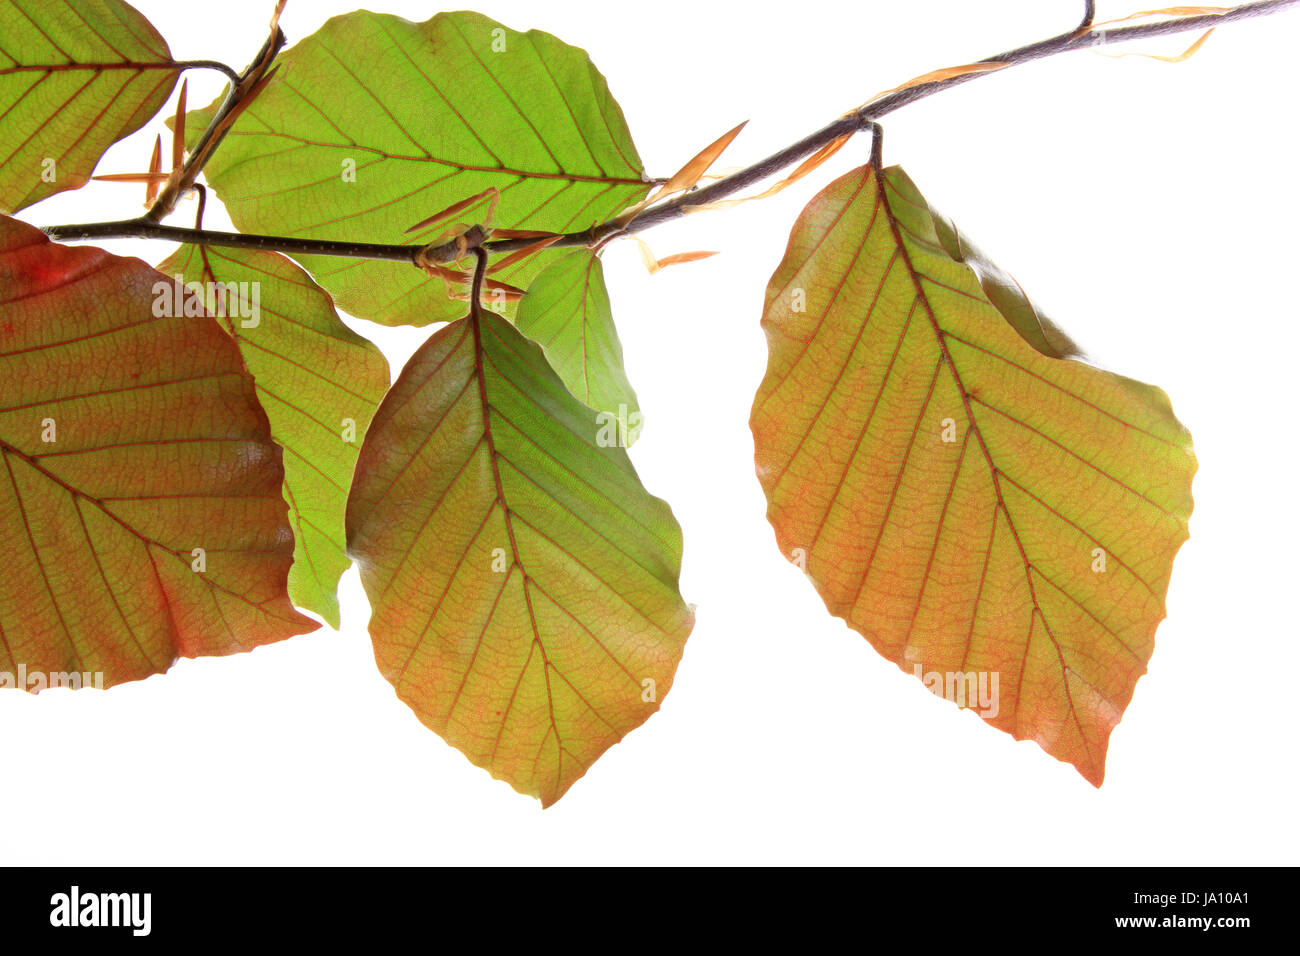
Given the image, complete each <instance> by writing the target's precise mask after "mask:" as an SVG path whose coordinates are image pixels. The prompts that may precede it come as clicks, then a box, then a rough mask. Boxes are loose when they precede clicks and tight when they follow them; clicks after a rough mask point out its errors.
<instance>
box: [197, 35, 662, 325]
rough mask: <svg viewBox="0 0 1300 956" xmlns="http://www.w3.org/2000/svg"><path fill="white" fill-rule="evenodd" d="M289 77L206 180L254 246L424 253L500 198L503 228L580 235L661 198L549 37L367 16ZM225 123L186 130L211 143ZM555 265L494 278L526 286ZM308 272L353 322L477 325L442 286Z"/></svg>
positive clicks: (585, 77) (317, 266) (310, 261)
mask: <svg viewBox="0 0 1300 956" xmlns="http://www.w3.org/2000/svg"><path fill="white" fill-rule="evenodd" d="M277 62H278V63H279V64H280V71H279V72H278V73H277V74H276V76H275V77H274V78H273V79H272V80H271V82H270V83H269V84H268V85H267V87H266V89H265V91H264V92H263V93H262V94H261V95H260V96H259V97H258V98H257V99H256V101H254V102H253V104H252V105H251V106H250V107H249V108H248V110H247V111H246V112H245V113H244V114H243V115H241V117H240V118H239V120H238V122H237V123H236V124H235V125H234V126H233V127H232V130H231V133H230V135H229V136H228V137H227V139H226V141H225V143H223V145H222V148H221V150H220V151H218V152H217V154H216V155H215V157H214V158H213V160H212V162H211V163H210V164H209V165H208V167H207V169H206V171H205V175H206V177H207V179H208V182H209V183H210V184H211V185H212V186H213V188H215V189H216V191H217V194H218V195H219V196H220V197H221V200H222V202H223V203H224V204H225V206H226V208H227V209H228V210H229V212H230V216H231V218H232V219H233V220H234V222H235V225H236V226H237V227H238V228H239V229H241V230H242V231H245V232H274V233H276V234H278V235H292V236H303V237H312V238H321V239H349V240H359V241H368V242H389V243H401V242H411V243H416V244H423V243H428V242H431V241H433V240H434V239H437V238H438V234H439V228H440V227H429V228H428V229H425V230H423V231H422V232H419V233H414V234H412V235H407V234H406V232H405V230H406V229H407V228H408V227H410V226H412V225H414V224H416V223H418V222H420V221H422V220H424V219H425V218H427V217H428V216H430V215H431V214H433V213H435V212H437V211H439V210H442V209H446V208H448V207H450V206H452V205H453V204H455V203H456V202H458V201H460V200H463V199H465V198H467V197H470V196H474V195H476V194H478V193H479V192H481V191H483V190H485V189H488V188H490V187H495V188H497V189H499V190H500V199H499V202H498V205H497V208H496V214H495V217H494V218H493V221H492V225H494V226H497V227H500V228H512V229H530V230H552V231H563V232H570V231H577V230H581V229H585V228H587V227H589V226H591V225H594V224H595V223H598V222H601V221H603V220H605V219H608V218H609V217H611V216H612V215H613V214H615V213H617V212H618V211H620V210H621V209H623V208H625V207H626V206H628V205H630V204H631V203H633V202H635V201H637V200H638V199H640V198H641V197H642V196H643V195H645V192H646V191H647V189H648V185H647V183H646V182H645V181H644V176H643V171H642V167H641V160H640V158H639V157H638V156H637V152H636V147H635V146H634V145H633V143H632V138H631V136H630V134H629V133H628V130H627V124H626V122H625V120H624V119H623V114H622V111H621V110H620V109H619V107H618V105H617V104H616V103H615V102H614V100H613V99H612V98H611V96H610V93H609V89H608V87H607V86H606V84H605V80H604V77H602V76H601V75H600V73H598V72H597V71H596V69H595V67H594V66H592V64H591V61H590V59H588V57H587V54H586V53H584V52H583V51H582V50H579V49H576V48H575V47H571V46H568V45H566V44H564V43H561V42H560V41H559V40H557V39H556V38H555V37H553V36H550V35H549V34H546V33H541V32H538V31H535V30H534V31H530V32H528V33H517V32H515V31H513V30H509V29H506V28H505V27H502V26H501V25H500V24H498V23H496V22H495V21H493V20H489V19H488V18H486V17H483V16H480V15H479V14H476V13H464V12H462V13H440V14H438V15H436V16H435V17H433V18H432V19H430V20H428V21H426V22H424V23H411V22H410V21H408V20H403V19H401V18H400V17H394V16H389V15H385V14H376V13H370V12H367V11H359V12H356V13H351V14H347V15H344V16H340V17H335V18H333V19H332V20H329V21H328V22H326V23H325V25H324V26H323V27H321V29H320V30H319V31H317V32H316V33H315V34H313V35H312V36H310V37H307V38H306V39H304V40H303V41H302V42H301V43H298V44H297V45H296V46H294V47H293V48H291V49H289V50H287V51H285V52H284V53H283V54H281V56H280V57H279V59H278V61H277ZM380 64H382V69H377V68H376V67H377V65H380ZM210 115H211V108H209V109H208V110H205V111H200V112H199V113H198V114H197V115H194V116H191V117H190V120H189V122H188V124H187V128H189V129H191V130H201V129H202V128H203V125H204V120H205V119H206V117H208V116H210ZM352 169H354V170H355V176H353V177H352V178H351V179H349V175H350V172H351V170H352ZM556 255H558V253H555V252H541V253H539V254H538V255H536V256H533V257H531V258H530V259H528V260H525V261H524V262H523V263H520V264H517V265H515V266H512V267H510V268H507V269H505V270H502V271H501V272H500V273H499V274H497V275H495V276H494V278H496V279H499V280H501V281H504V282H507V283H510V284H512V285H515V286H517V287H520V288H526V287H527V286H528V284H529V282H530V281H531V279H532V278H533V277H534V276H535V275H536V274H537V272H538V271H540V270H541V269H542V268H544V266H545V265H546V264H547V263H548V262H550V261H553V259H554V258H555V256H556ZM298 258H299V259H300V261H301V262H302V263H303V264H304V265H305V266H306V267H307V268H308V269H310V270H311V272H312V274H313V276H315V278H316V280H317V281H318V282H320V284H321V285H322V286H324V287H325V288H326V289H327V290H328V291H329V292H330V293H331V294H332V295H334V297H335V298H336V299H337V300H338V303H339V305H340V306H341V307H342V308H343V309H344V310H345V311H347V312H349V313H350V314H352V315H356V316H359V317H361V318H365V319H371V320H374V321H377V322H382V323H385V324H389V325H396V324H411V325H427V324H429V323H431V322H440V321H450V320H454V319H456V318H459V317H460V316H461V315H463V314H464V304H463V303H458V302H455V301H453V300H451V299H449V298H448V296H447V292H446V290H445V288H444V287H443V285H442V283H441V282H439V281H437V280H429V279H428V278H427V277H425V276H424V275H423V274H422V273H420V272H419V271H418V270H415V269H412V268H411V267H410V266H409V265H403V264H400V263H385V262H363V261H347V260H342V259H328V258H323V257H319V256H317V257H312V256H303V257H298Z"/></svg>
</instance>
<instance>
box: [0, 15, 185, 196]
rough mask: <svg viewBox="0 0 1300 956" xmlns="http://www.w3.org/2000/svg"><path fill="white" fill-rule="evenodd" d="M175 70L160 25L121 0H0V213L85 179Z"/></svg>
mask: <svg viewBox="0 0 1300 956" xmlns="http://www.w3.org/2000/svg"><path fill="white" fill-rule="evenodd" d="M179 74H180V67H179V65H177V64H176V63H175V62H174V61H173V60H172V57H171V53H170V52H169V51H168V49H167V44H166V42H165V41H164V40H163V38H162V37H161V36H159V35H158V31H157V30H155V29H154V28H153V26H152V25H151V24H150V23H149V21H148V20H146V19H145V18H144V17H143V16H141V15H140V14H139V13H138V12H137V11H136V10H135V9H134V8H133V7H131V6H130V5H129V4H126V3H123V2H121V0H43V2H40V3H35V4H32V3H24V4H20V3H18V2H16V0H0V212H14V211H16V210H18V209H22V208H23V207H24V206H30V205H31V204H32V203H34V202H36V201H38V200H40V199H44V198H45V197H46V196H50V195H53V194H54V193H56V192H59V191H60V190H63V189H76V188H78V187H80V186H83V185H85V183H86V181H87V180H88V179H89V178H90V174H91V172H92V171H93V170H94V168H95V164H96V163H98V162H99V158H100V156H102V155H103V154H104V151H105V150H107V149H108V147H110V146H112V145H113V144H114V143H115V142H117V141H118V140H119V139H122V138H123V137H124V136H126V135H128V134H129V133H133V132H135V131H136V130H137V129H139V128H140V127H141V126H143V125H144V124H145V123H147V122H148V121H149V120H150V118H152V117H153V115H154V114H155V113H157V112H158V110H159V109H161V108H162V105H163V103H165V102H166V101H167V97H168V96H170V95H171V91H172V87H173V86H175V84H176V77H177V76H178V75H179Z"/></svg>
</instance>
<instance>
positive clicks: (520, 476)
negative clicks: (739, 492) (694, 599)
mask: <svg viewBox="0 0 1300 956" xmlns="http://www.w3.org/2000/svg"><path fill="white" fill-rule="evenodd" d="M606 437H607V433H606V432H603V431H602V430H601V429H600V428H599V427H598V426H597V425H596V422H595V414H594V413H593V412H592V410H591V409H589V408H587V407H586V406H584V405H582V404H581V403H580V402H578V401H577V400H576V399H575V398H574V397H573V396H572V395H571V394H570V393H569V392H568V390H567V389H565V387H564V385H563V383H562V382H561V381H560V380H559V378H557V377H556V375H555V373H554V372H552V371H551V369H550V367H549V366H548V365H547V364H546V360H545V358H544V357H543V355H542V352H541V349H539V348H538V347H537V346H536V345H535V344H533V343H532V342H529V341H528V340H527V339H525V338H524V337H523V336H522V335H521V334H520V333H519V332H518V331H517V330H516V329H515V328H514V327H512V326H511V325H510V324H509V323H507V322H506V321H504V320H503V319H501V318H499V317H497V316H495V315H492V314H491V313H486V314H484V315H483V316H482V317H481V318H475V317H470V318H467V319H462V320H460V321H457V322H455V323H453V324H451V325H448V326H447V327H445V328H443V329H440V330H439V331H438V332H437V333H436V334H435V335H433V336H432V337H431V338H430V339H429V341H428V342H426V343H425V344H424V345H423V346H422V347H421V348H420V350H419V351H418V352H417V353H416V354H415V356H414V357H413V358H412V359H411V362H410V364H408V365H407V367H406V368H405V369H404V370H403V371H402V374H401V376H400V377H399V378H398V380H397V383H396V384H395V385H394V386H393V390H392V391H391V392H390V393H389V395H388V397H387V398H386V399H385V400H384V403H383V405H382V406H380V409H379V412H378V414H377V415H376V416H375V420H374V423H373V425H372V426H371V429H370V432H369V434H368V435H367V436H366V441H365V444H364V445H363V447H362V449H361V458H360V461H359V462H358V464H357V474H356V481H355V483H354V485H353V489H352V497H351V499H350V500H349V502H348V550H349V553H350V554H351V555H352V557H353V559H354V560H355V561H356V562H357V564H358V566H359V567H360V569H361V580H362V582H363V584H364V585H365V588H366V593H367V594H368V595H369V597H370V603H371V606H372V608H373V609H374V611H373V614H374V616H373V618H372V620H371V624H370V633H371V636H372V638H373V640H374V645H375V658H376V660H377V661H378V663H379V668H380V670H381V671H382V672H383V674H384V676H385V677H386V678H387V679H388V680H389V681H391V682H392V683H393V685H394V687H395V688H396V689H397V694H398V696H399V697H400V698H401V699H402V700H403V701H405V702H406V703H407V704H408V705H409V706H410V707H411V708H412V709H413V710H414V711H415V713H416V715H417V716H418V717H419V718H420V720H422V721H423V722H424V723H425V724H427V725H428V726H430V727H432V728H433V729H434V730H435V731H437V732H438V733H439V734H441V735H442V736H443V737H444V738H445V739H446V740H447V741H448V742H450V743H451V744H453V745H454V746H456V747H458V748H459V749H460V750H462V751H463V752H464V753H465V754H466V756H468V757H469V759H470V760H472V761H473V762H474V763H475V764H477V765H478V766H480V767H484V768H486V769H487V770H489V771H490V772H491V773H492V774H493V776H496V777H498V778H500V779H503V780H506V781H508V782H509V783H510V784H511V785H512V786H513V787H515V789H517V790H519V791H520V792H521V793H525V794H530V795H532V796H535V797H538V798H539V799H541V801H542V802H543V804H545V805H550V804H551V803H554V802H555V801H556V800H558V799H559V798H560V796H561V795H563V793H564V792H565V791H566V790H567V789H568V788H569V786H570V785H572V783H573V782H574V781H575V780H577V779H578V778H579V777H581V776H582V774H583V773H584V772H585V771H586V770H587V768H588V767H589V766H590V765H591V764H592V762H593V761H594V760H595V759H596V758H597V757H599V756H600V755H601V754H602V753H603V752H604V751H605V750H606V749H608V748H609V747H610V746H612V745H613V744H615V743H616V742H618V740H619V739H620V738H622V737H623V735H624V734H626V733H627V732H628V731H630V730H632V729H634V728H635V727H637V726H639V725H640V724H641V723H642V722H644V721H645V720H646V718H648V717H649V716H650V714H651V713H652V712H653V711H655V710H656V709H657V708H658V706H659V702H660V701H662V699H663V697H664V695H665V694H666V693H667V692H668V690H669V688H670V687H671V685H672V680H673V673H674V671H675V670H676V667H677V663H678V661H679V659H680V657H681V653H682V647H683V645H684V643H685V641H686V637H687V635H688V634H689V633H690V630H691V627H692V624H693V620H694V615H693V612H692V611H691V610H690V609H689V608H687V606H686V605H685V604H684V603H683V602H682V599H681V596H680V594H679V593H678V589H677V581H678V573H679V568H680V563H681V548H682V543H681V531H680V529H679V528H678V526H677V522H676V520H674V518H673V515H672V512H671V511H670V510H669V508H668V506H667V505H666V504H665V503H664V502H663V501H660V500H659V499H658V498H654V497H652V496H651V495H650V494H649V493H648V492H647V491H646V490H645V489H644V488H643V487H642V485H641V483H640V481H639V479H638V478H637V475H636V472H635V470H634V469H633V467H632V463H631V461H630V460H629V459H628V457H627V453H626V452H625V451H624V450H623V449H622V448H620V447H617V446H614V445H609V444H606V443H604V441H603V439H604V438H606Z"/></svg>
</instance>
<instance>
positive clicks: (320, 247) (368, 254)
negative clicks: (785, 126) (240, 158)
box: [45, 0, 1300, 267]
mask: <svg viewBox="0 0 1300 956" xmlns="http://www.w3.org/2000/svg"><path fill="white" fill-rule="evenodd" d="M1298 5H1300V0H1261V2H1256V3H1244V4H1241V5H1240V6H1237V7H1233V8H1231V9H1230V10H1227V11H1225V12H1224V13H1220V14H1205V15H1195V16H1186V17H1178V18H1175V19H1171V20H1161V21H1158V22H1155V23H1143V24H1133V25H1129V26H1122V27H1116V28H1114V29H1110V30H1107V29H1104V28H1102V29H1098V28H1094V27H1093V26H1092V22H1093V17H1094V12H1095V11H1094V6H1095V4H1094V3H1092V2H1089V3H1087V4H1086V5H1085V16H1084V20H1083V23H1082V24H1081V25H1080V26H1079V27H1077V28H1075V29H1073V30H1071V31H1070V32H1068V33H1062V34H1060V35H1058V36H1054V37H1051V38H1049V39H1046V40H1040V41H1038V42H1037V43H1031V44H1029V45H1027V46H1022V47H1018V48H1016V49H1014V50H1009V51H1007V52H1006V53H1001V54H999V55H997V56H991V57H988V58H986V59H984V60H981V61H980V62H981V63H1005V64H1006V65H1007V66H1008V67H1011V66H1018V65H1020V64H1022V63H1029V62H1032V61H1034V60H1041V59H1044V58H1046V57H1050V56H1056V55H1057V54H1060V53H1068V52H1070V51H1073V50H1081V49H1088V48H1090V47H1096V46H1100V45H1103V44H1105V45H1110V44H1114V43H1123V42H1127V41H1130V40H1140V39H1146V38H1149V37H1156V36H1168V35H1170V34H1175V33H1187V32H1191V31H1197V30H1208V29H1210V28H1212V27H1216V26H1222V25H1223V24H1225V23H1231V22H1233V21H1236V20H1245V19H1249V18H1252V17H1261V16H1268V15H1270V14H1273V13H1279V12H1281V11H1283V10H1286V9H1288V8H1291V7H1295V6H1298ZM276 33H278V30H277V31H276ZM275 40H276V37H275V36H273V37H272V39H271V40H268V41H267V42H268V47H266V48H264V54H263V55H262V56H259V59H258V61H256V62H255V64H254V67H256V66H257V65H258V64H260V63H262V62H263V60H264V59H266V57H265V50H266V49H268V48H269V47H270V45H271V44H272V42H273V41H275ZM280 42H283V40H282V38H281V39H280ZM277 49H278V47H277ZM272 57H273V54H272ZM265 65H269V59H266V63H265ZM254 67H250V71H251V70H253V69H254ZM263 72H265V66H264V67H263ZM998 72H1001V71H998ZM248 75H249V73H248V72H246V74H245V76H246V77H247V76H248ZM985 75H987V72H984V73H981V72H971V73H964V74H959V75H956V76H950V77H947V78H945V79H942V80H937V81H934V82H931V83H923V84H918V85H916V86H910V87H906V88H903V89H900V90H897V91H896V92H893V93H888V94H886V95H884V96H881V97H879V98H878V99H876V100H873V101H872V102H870V103H867V104H866V105H865V106H863V107H862V108H861V109H858V110H856V111H854V112H852V113H849V114H847V115H845V116H842V117H840V118H839V119H837V120H835V121H834V122H832V123H829V124H827V125H826V126H823V127H822V128H821V129H819V130H817V131H816V132H814V133H810V134H809V135H807V136H805V137H804V138H803V139H801V140H799V141H798V142H797V143H794V144H792V145H790V146H787V147H786V148H785V149H783V150H781V151H780V152H777V153H774V154H772V155H771V156H769V157H767V158H766V159H763V160H760V161H759V162H757V163H755V164H754V165H752V166H749V167H747V168H745V169H742V170H740V171H739V172H737V173H734V174H732V175H730V176H727V177H725V178H723V179H720V180H718V181H717V182H716V183H713V184H712V185H710V186H705V187H703V188H701V189H697V190H694V191H692V192H688V193H686V194H684V195H681V196H678V197H676V198H674V199H671V200H667V201H665V202H663V203H661V204H659V205H657V206H652V207H650V208H649V209H647V210H645V211H644V212H643V213H641V214H640V215H639V216H637V218H636V219H634V220H632V221H631V222H629V223H625V224H620V223H618V222H617V221H615V220H610V221H608V222H604V223H601V224H599V225H596V226H593V227H592V228H590V229H586V230H583V231H581V232H574V233H568V234H565V235H561V236H560V237H559V238H558V239H557V240H556V241H555V242H553V243H552V244H551V246H550V248H562V247H576V246H596V245H598V244H600V243H603V242H606V241H608V240H609V239H611V238H613V237H615V236H617V235H621V234H630V233H636V232H641V231H643V230H646V229H649V228H651V227H653V226H656V225H659V224H660V223H663V222H667V221H670V220H673V219H677V218H679V217H681V216H683V215H685V214H686V210H685V207H687V206H703V205H706V204H708V203H711V202H716V201H717V200H720V199H725V198H727V197H729V196H732V195H734V194H736V193H738V192H740V191H741V190H744V189H747V188H748V187H750V186H753V185H755V184H756V183H759V182H761V181H762V180H764V179H767V178H768V177H769V176H772V175H774V174H776V173H778V172H780V171H781V170H783V169H785V168H787V167H789V166H792V165H794V164H795V163H797V162H800V161H801V160H804V159H806V158H808V157H809V156H811V155H812V154H813V153H815V152H817V151H818V150H819V149H822V148H823V147H825V146H826V145H828V144H829V143H831V142H833V141H834V140H836V139H839V138H841V137H843V136H846V135H852V134H854V133H857V132H860V131H862V130H864V129H871V128H873V127H874V126H875V125H876V123H877V121H878V120H879V119H880V118H881V117H882V116H885V115H887V114H889V113H892V112H894V111H895V110H897V109H900V108H902V107H904V106H907V105H908V104H909V103H914V102H916V101H917V100H921V99H924V98H926V97H927V96H933V95H934V94H935V93H939V92H942V91H943V90H947V89H950V88H952V87H954V86H958V85H960V84H962V83H965V82H967V81H969V80H973V79H975V78H976V77H979V76H985ZM254 82H255V81H254ZM250 85H251V84H250ZM232 94H233V91H232ZM232 108H233V106H232ZM223 110H224V104H223ZM218 115H220V114H218ZM216 125H217V124H216V117H214V122H213V123H212V124H209V127H208V129H209V132H211V131H212V130H213V129H214V128H215V127H216ZM205 135H207V134H205ZM876 142H877V143H879V137H876ZM214 148H215V146H214ZM197 153H198V150H197V149H196V154H197ZM210 153H211V150H210V149H209V150H208V153H207V155H210ZM205 161H206V159H205ZM45 232H46V234H47V235H49V236H50V238H52V239H110V238H132V237H140V238H151V239H170V240H173V241H176V242H189V243H204V244H207V245H214V246H234V247H238V248H246V249H266V250H274V251H277V252H284V253H287V254H289V255H319V256H346V257H350V258H359V259H378V260H388V261H394V262H411V263H414V264H415V265H417V266H421V267H423V266H424V265H427V264H429V263H448V262H453V261H456V260H457V259H458V258H459V257H460V256H463V255H464V254H465V252H467V251H476V250H478V249H480V248H482V249H483V250H485V251H486V252H490V253H493V254H504V253H510V252H517V251H518V250H520V249H523V248H525V247H526V246H528V245H529V244H530V243H533V242H536V238H513V239H495V240H494V239H491V238H489V237H488V233H487V232H486V231H485V230H483V229H482V228H481V227H478V226H475V227H474V228H473V229H472V230H471V231H470V233H467V234H466V235H463V236H461V237H458V238H457V239H452V240H450V241H448V242H444V243H441V244H433V245H427V246H415V245H386V244H382V243H367V242H338V241H331V240H323V239H295V238H292V237H284V236H261V235H253V234H248V233H231V232H213V231H208V230H199V229H183V228H178V227H174V226H164V225H161V224H159V223H158V222H157V220H156V219H154V220H152V221H151V220H149V219H129V220H122V221H120V222H103V223H89V224H82V225H69V226H50V227H47V228H46V229H45Z"/></svg>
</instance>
